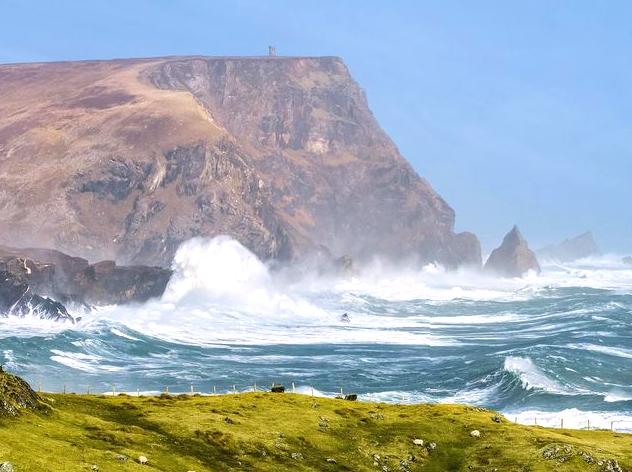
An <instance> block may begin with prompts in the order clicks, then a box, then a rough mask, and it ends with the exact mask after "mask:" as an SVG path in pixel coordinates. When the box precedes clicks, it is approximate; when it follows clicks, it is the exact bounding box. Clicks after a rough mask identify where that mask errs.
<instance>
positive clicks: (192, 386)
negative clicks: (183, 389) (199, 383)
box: [191, 384, 193, 393]
mask: <svg viewBox="0 0 632 472" xmlns="http://www.w3.org/2000/svg"><path fill="white" fill-rule="evenodd" d="M191 393H193V384H191Z"/></svg>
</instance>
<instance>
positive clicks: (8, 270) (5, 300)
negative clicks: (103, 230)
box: [0, 246, 171, 322]
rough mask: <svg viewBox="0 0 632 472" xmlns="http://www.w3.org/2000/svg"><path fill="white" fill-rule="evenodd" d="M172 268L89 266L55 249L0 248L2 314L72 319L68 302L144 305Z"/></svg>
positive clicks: (159, 292) (108, 263)
mask: <svg viewBox="0 0 632 472" xmlns="http://www.w3.org/2000/svg"><path fill="white" fill-rule="evenodd" d="M170 277H171V270H169V269H163V268H160V267H148V266H117V265H116V263H115V262H114V261H101V262H97V263H95V264H90V263H89V262H88V261H87V260H86V259H83V258H80V257H72V256H69V255H67V254H64V253H62V252H59V251H55V250H50V249H39V248H24V249H18V248H10V247H4V246H0V316H9V315H12V316H20V317H22V316H27V315H34V316H37V317H39V318H43V319H52V320H57V321H71V322H74V321H75V317H74V316H72V315H71V314H70V313H69V311H68V309H67V306H70V305H73V306H83V307H92V306H98V305H113V304H125V303H142V302H145V301H147V300H149V299H150V298H154V297H159V296H161V295H162V293H163V292H164V290H165V287H166V286H167V283H168V281H169V278H170Z"/></svg>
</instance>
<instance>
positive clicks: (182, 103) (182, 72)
mask: <svg viewBox="0 0 632 472" xmlns="http://www.w3.org/2000/svg"><path fill="white" fill-rule="evenodd" d="M0 96H1V97H2V100H0V242H2V243H5V244H10V245H13V246H17V245H21V246H24V245H30V246H49V247H54V248H57V249H60V250H65V251H68V252H71V253H73V254H78V255H81V256H84V257H87V258H89V259H92V260H95V259H115V260H117V261H120V262H124V263H135V264H160V265H168V264H169V262H170V260H171V257H172V256H173V253H174V251H175V249H176V248H177V246H178V244H180V243H181V242H182V241H184V240H186V239H188V238H190V237H193V236H197V235H206V236H212V235H217V234H229V235H231V236H233V237H235V238H236V239H238V240H239V241H240V242H242V243H243V244H244V245H246V246H247V247H248V248H250V249H251V250H253V251H254V252H255V253H256V254H257V255H258V256H259V257H261V258H263V259H269V258H279V259H288V258H292V257H300V256H302V255H304V254H306V253H307V252H309V251H310V249H313V248H315V247H318V246H319V245H324V246H326V247H327V248H328V249H329V250H330V251H331V252H332V253H333V254H335V255H340V254H350V255H352V256H354V257H357V258H362V257H366V256H369V255H372V254H383V255H387V256H390V257H395V258H401V257H410V256H418V257H419V259H420V260H421V261H435V260H436V261H439V262H442V263H445V264H447V265H452V266H454V265H458V264H461V263H471V264H480V248H479V244H478V241H477V239H476V237H475V236H474V235H472V234H469V233H462V234H455V233H454V231H453V228H454V212H453V210H452V209H451V208H450V207H449V206H448V205H447V204H446V203H445V201H444V200H443V199H441V197H440V196H439V195H437V194H436V192H434V190H433V189H432V188H431V187H430V185H429V184H428V183H427V182H426V181H425V180H423V179H422V178H420V177H419V176H418V175H417V174H416V173H415V171H414V170H413V169H412V168H411V166H410V165H409V164H408V163H407V162H406V161H405V160H404V159H403V158H402V157H401V155H400V154H399V152H398V150H397V148H396V147H395V146H394V144H393V143H392V142H391V140H390V139H389V138H388V136H387V135H386V134H385V133H384V132H383V131H382V130H381V129H380V127H379V125H378V124H377V122H376V120H375V119H374V117H373V115H372V114H371V112H370V110H369V108H368V105H367V101H366V98H365V96H364V93H363V91H362V90H361V89H360V88H359V86H358V85H357V84H356V82H355V81H354V80H353V79H352V77H351V76H350V74H349V72H348V70H347V68H346V66H345V65H344V64H343V62H342V61H341V60H340V59H338V58H332V57H321V58H283V57H274V58H267V57H266V58H208V57H182V58H179V57H178V58H157V59H138V60H115V61H89V62H88V61H86V62H68V63H49V64H22V65H2V66H0Z"/></svg>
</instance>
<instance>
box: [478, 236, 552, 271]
mask: <svg viewBox="0 0 632 472" xmlns="http://www.w3.org/2000/svg"><path fill="white" fill-rule="evenodd" d="M530 270H533V271H535V272H537V273H540V264H539V263H538V260H537V258H536V257H535V254H534V253H533V251H531V249H529V245H528V244H527V241H526V240H525V239H524V237H523V236H522V234H521V233H520V230H518V227H517V226H514V227H513V229H512V230H511V231H510V232H509V233H507V235H506V236H505V238H504V239H503V243H502V244H501V245H500V247H498V248H496V249H494V250H493V251H492V253H491V254H490V256H489V259H487V262H486V263H485V271H487V272H490V273H493V274H496V275H501V276H503V277H522V276H523V275H524V274H526V273H527V272H528V271H530Z"/></svg>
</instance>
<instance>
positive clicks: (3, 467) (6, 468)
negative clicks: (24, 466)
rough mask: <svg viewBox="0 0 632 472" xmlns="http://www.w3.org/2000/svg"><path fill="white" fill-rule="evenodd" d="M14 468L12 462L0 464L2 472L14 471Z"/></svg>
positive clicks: (0, 471)
mask: <svg viewBox="0 0 632 472" xmlns="http://www.w3.org/2000/svg"><path fill="white" fill-rule="evenodd" d="M14 470H15V469H13V464H11V462H3V463H2V464H0V472H14Z"/></svg>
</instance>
